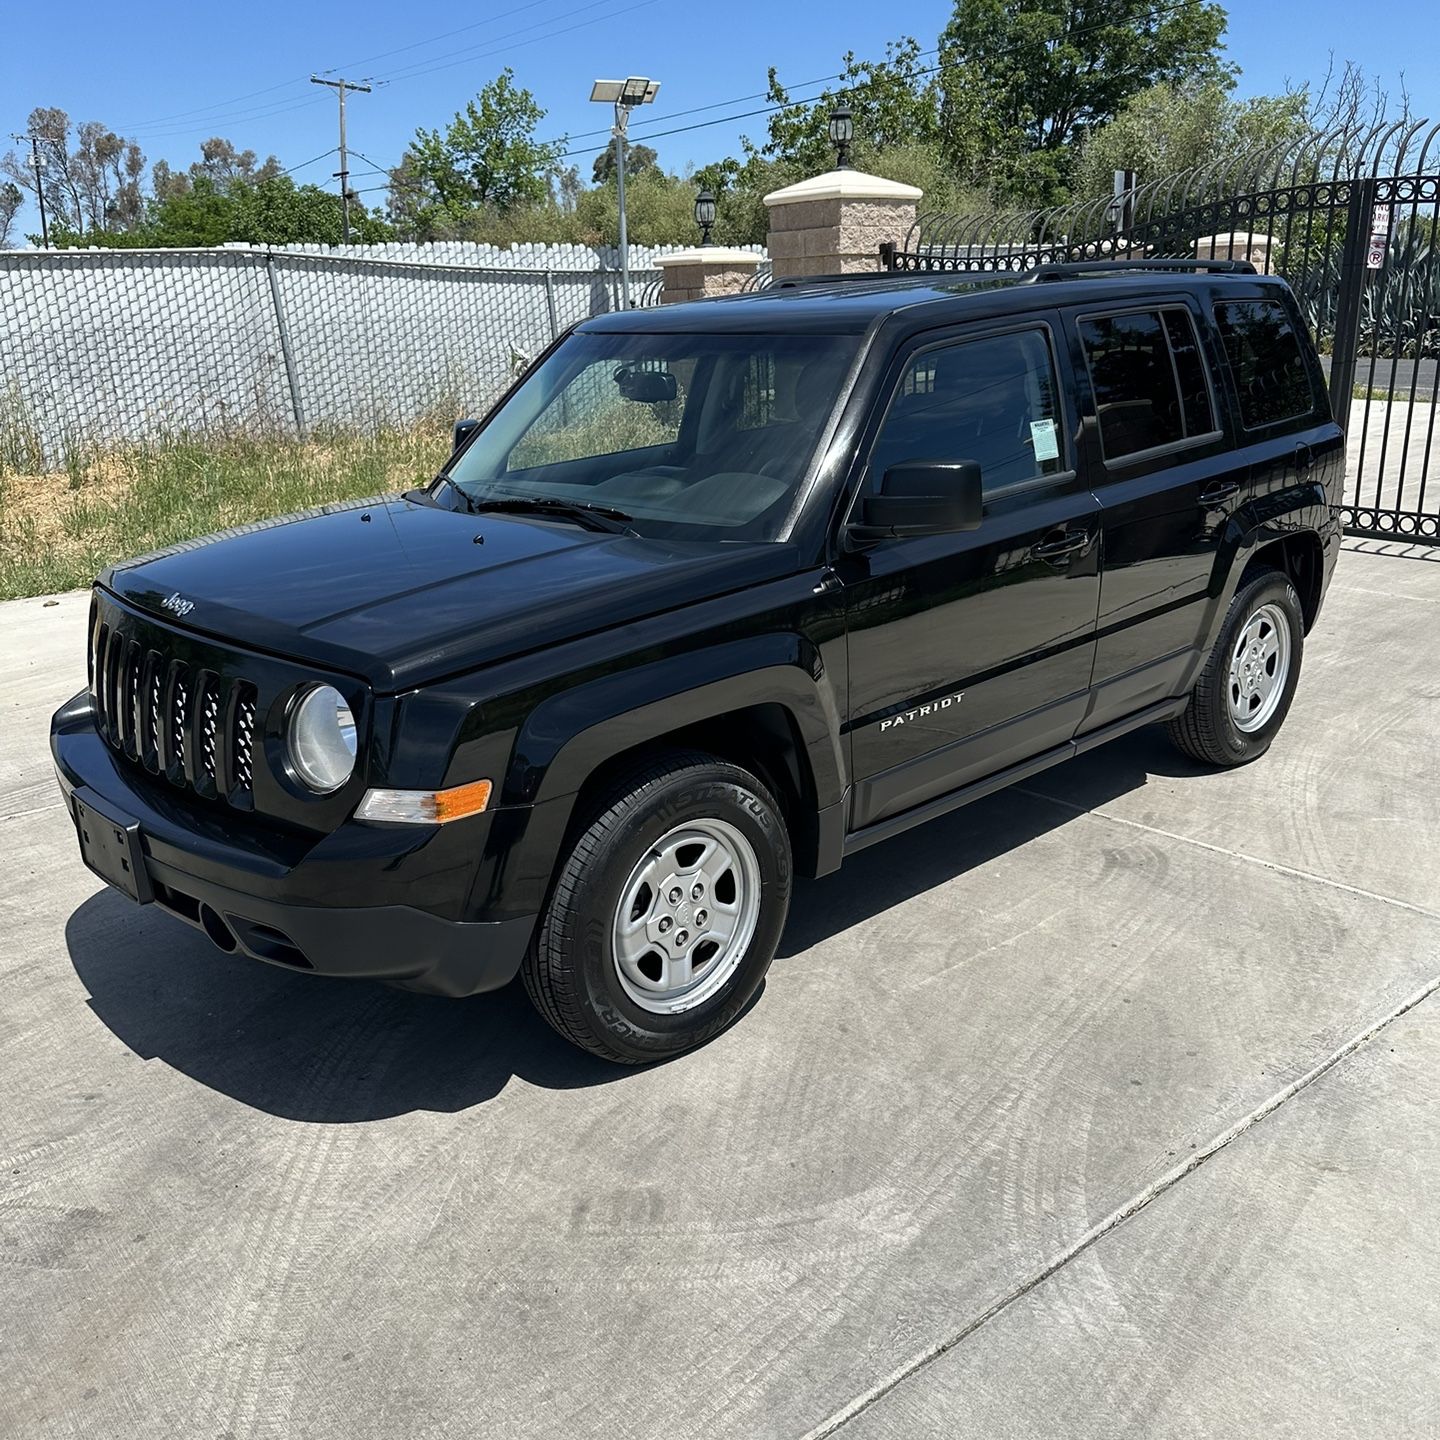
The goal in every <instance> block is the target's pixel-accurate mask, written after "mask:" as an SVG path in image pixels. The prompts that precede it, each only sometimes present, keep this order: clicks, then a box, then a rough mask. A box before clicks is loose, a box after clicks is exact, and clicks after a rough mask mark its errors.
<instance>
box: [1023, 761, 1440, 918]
mask: <svg viewBox="0 0 1440 1440" xmlns="http://www.w3.org/2000/svg"><path fill="white" fill-rule="evenodd" d="M1011 789H1013V790H1014V791H1015V792H1016V793H1017V794H1019V795H1028V796H1029V797H1030V798H1031V799H1032V800H1044V801H1046V802H1047V803H1048V804H1051V805H1058V806H1060V808H1061V809H1062V810H1070V811H1073V812H1074V813H1075V814H1076V815H1093V816H1095V818H1096V819H1097V820H1108V821H1109V822H1110V823H1111V824H1112V825H1126V826H1128V827H1129V828H1130V829H1132V830H1143V831H1144V832H1145V833H1146V834H1147V835H1159V836H1162V837H1163V838H1164V839H1166V840H1176V841H1179V843H1180V844H1182V845H1193V846H1195V847H1196V849H1199V850H1208V851H1210V853H1211V854H1212V855H1225V856H1228V857H1229V858H1230V859H1232V860H1244V861H1246V862H1248V863H1249V864H1251V865H1259V866H1261V867H1263V868H1264V869H1266V870H1274V871H1275V872H1276V873H1278V874H1280V875H1290V876H1293V877H1294V878H1295V879H1297V880H1310V881H1313V882H1314V883H1315V884H1316V885H1326V886H1329V888H1330V889H1332V890H1343V891H1344V892H1345V893H1346V894H1347V895H1358V896H1359V897H1360V898H1361V899H1362V900H1378V901H1380V903H1381V904H1382V905H1393V906H1395V907H1396V908H1397V909H1399V910H1408V911H1409V912H1410V913H1411V914H1412V915H1423V916H1425V917H1426V918H1427V919H1429V920H1440V910H1432V909H1430V908H1429V906H1426V905H1417V904H1415V903H1414V901H1412V900H1401V899H1399V898H1398V897H1396V896H1394V895H1385V894H1382V893H1381V892H1380V891H1379V890H1366V889H1365V888H1364V886H1361V885H1347V884H1346V883H1345V881H1343V880H1332V879H1331V878H1330V877H1329V876H1328V875H1320V874H1317V873H1316V872H1315V871H1314V870H1299V869H1297V868H1296V867H1295V866H1294V865H1284V864H1282V863H1281V862H1280V861H1278V860H1266V859H1264V858H1263V857H1261V856H1259V855H1251V854H1248V853H1247V852H1246V851H1244V850H1232V849H1230V847H1229V846H1228V845H1214V844H1212V843H1211V842H1210V841H1209V840H1196V839H1195V838H1194V836H1192V835H1180V834H1177V833H1176V832H1175V831H1174V830H1164V829H1162V828H1161V827H1160V826H1158V825H1147V824H1145V822H1144V821H1143V820H1127V819H1126V818H1125V817H1124V816H1123V815H1112V814H1111V813H1110V812H1109V811H1108V810H1095V809H1092V808H1091V807H1090V806H1088V805H1077V804H1075V802H1074V801H1073V800H1061V799H1060V798H1059V797H1058V796H1056V795H1047V794H1045V792H1044V791H1043V790H1031V789H1029V788H1028V787H1026V786H1024V785H1014V786H1012V787H1011Z"/></svg>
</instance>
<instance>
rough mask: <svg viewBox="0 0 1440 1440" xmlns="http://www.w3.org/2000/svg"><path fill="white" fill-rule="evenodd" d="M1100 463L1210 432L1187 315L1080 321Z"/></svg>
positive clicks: (1201, 370) (1201, 365) (1201, 369)
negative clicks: (1092, 393) (1102, 459)
mask: <svg viewBox="0 0 1440 1440" xmlns="http://www.w3.org/2000/svg"><path fill="white" fill-rule="evenodd" d="M1079 328H1080V340H1081V343H1082V344H1083V345H1084V347H1085V359H1086V363H1087V364H1088V366H1089V369H1090V383H1091V385H1092V386H1093V387H1094V391H1095V411H1096V414H1097V416H1098V417H1099V420H1100V441H1101V444H1102V445H1103V447H1104V450H1105V458H1106V459H1107V460H1119V459H1121V458H1123V457H1124V456H1126V455H1136V454H1139V453H1140V452H1141V451H1143V450H1155V449H1158V448H1159V447H1161V446H1163V445H1176V444H1179V443H1180V442H1181V441H1184V440H1193V439H1196V438H1197V437H1199V436H1202V435H1208V434H1211V433H1213V431H1214V429H1215V415H1214V410H1213V408H1212V406H1211V400H1210V386H1209V383H1208V381H1207V380H1206V376H1205V361H1204V358H1203V356H1202V355H1201V353H1200V347H1199V344H1198V342H1197V341H1196V338H1195V326H1194V323H1193V321H1192V320H1191V318H1190V315H1189V312H1188V311H1183V310H1165V311H1159V310H1154V311H1142V312H1136V313H1132V314H1128V315H1106V316H1102V317H1099V318H1096V319H1089V320H1082V321H1080V327H1079Z"/></svg>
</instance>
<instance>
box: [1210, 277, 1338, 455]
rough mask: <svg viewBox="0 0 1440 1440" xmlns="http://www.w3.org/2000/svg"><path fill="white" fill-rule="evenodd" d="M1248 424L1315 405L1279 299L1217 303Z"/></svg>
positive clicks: (1284, 416) (1305, 411) (1291, 417)
mask: <svg viewBox="0 0 1440 1440" xmlns="http://www.w3.org/2000/svg"><path fill="white" fill-rule="evenodd" d="M1215 323H1216V324H1217V325H1218V326H1219V328H1220V338H1221V339H1222V340H1223V341H1224V343H1225V353H1226V354H1227V355H1228V356H1229V357H1230V369H1231V370H1232V371H1233V372H1234V374H1235V386H1236V388H1237V389H1238V390H1239V392H1240V418H1241V420H1242V421H1243V423H1244V425H1245V428H1246V429H1247V430H1258V429H1260V428H1261V427H1262V426H1265V425H1274V424H1276V423H1278V422H1279V421H1281V420H1295V419H1298V418H1299V417H1300V416H1302V415H1309V414H1310V413H1311V412H1312V411H1313V410H1314V409H1315V392H1314V390H1313V389H1312V388H1311V385H1310V372H1309V370H1308V369H1307V368H1306V365H1305V357H1304V355H1303V354H1302V353H1301V350H1300V339H1299V336H1297V335H1296V333H1295V328H1294V326H1293V325H1291V323H1290V317H1289V315H1288V314H1287V313H1286V311H1285V307H1284V306H1283V305H1279V304H1277V303H1276V302H1275V301H1273V300H1241V301H1234V302H1231V303H1228V304H1225V305H1217V306H1216V307H1215Z"/></svg>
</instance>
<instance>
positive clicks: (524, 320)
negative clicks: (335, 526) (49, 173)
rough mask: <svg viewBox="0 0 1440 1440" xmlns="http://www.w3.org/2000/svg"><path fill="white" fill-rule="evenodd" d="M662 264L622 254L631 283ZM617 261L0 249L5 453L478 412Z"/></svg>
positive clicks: (366, 429) (50, 455)
mask: <svg viewBox="0 0 1440 1440" xmlns="http://www.w3.org/2000/svg"><path fill="white" fill-rule="evenodd" d="M658 278H659V272H658V270H655V269H645V268H641V269H638V270H632V286H633V287H634V288H635V290H636V292H637V294H638V293H639V292H640V291H641V290H643V289H644V287H646V286H647V285H649V284H650V283H651V282H653V281H655V280H657V279H658ZM620 303H621V301H620V277H619V275H618V274H617V273H616V272H615V271H614V270H611V269H604V268H601V269H592V270H574V269H533V270H532V269H524V270H521V269H514V270H510V269H504V270H502V269H491V268H483V267H479V266H475V265H468V264H428V263H417V262H414V261H409V260H396V259H388V258H370V257H358V256H356V255H355V254H354V253H353V251H352V252H351V253H350V254H347V255H327V254H305V253H297V252H295V251H286V250H271V251H265V250H239V249H236V250H229V249H219V250H163V251H153V250H151V251H113V250H111V251H96V250H88V251H61V252H44V251H14V252H8V253H0V357H3V358H0V466H4V465H6V464H8V465H9V466H10V467H11V468H13V469H19V470H27V469H33V470H38V469H43V468H46V467H49V466H54V465H57V464H60V463H63V462H64V460H65V457H66V455H67V453H69V452H71V451H73V450H75V449H76V448H77V447H93V446H98V445H108V444H115V443H119V442H125V441H139V440H145V439H150V438H156V437H159V436H163V435H173V434H187V435H196V434H200V435H205V434H216V435H219V434H233V433H237V432H242V433H247V434H254V433H257V432H260V433H267V432H268V433H282V434H283V433H289V434H296V435H300V436H309V435H323V434H325V433H326V432H327V431H332V432H333V431H336V430H344V431H358V432H363V433H373V432H374V431H376V430H378V429H380V428H382V427H386V426H403V425H407V424H410V423H412V422H414V421H417V420H419V419H421V418H422V417H424V416H426V415H428V414H432V413H434V412H436V411H442V412H444V413H445V415H446V418H447V419H448V418H450V417H452V416H453V415H455V414H457V413H460V412H462V411H464V412H479V411H482V410H483V409H484V408H485V407H486V406H488V405H489V404H490V403H491V402H492V401H493V400H494V399H495V398H496V396H497V395H498V394H499V393H500V392H501V391H502V390H503V389H504V388H505V387H506V386H507V385H508V384H509V383H510V380H511V379H512V378H513V376H514V375H515V374H516V373H517V371H518V370H519V369H520V368H522V367H523V366H524V364H525V363H526V362H527V361H528V360H530V359H532V358H533V357H534V356H535V355H536V354H537V353H538V352H539V351H540V350H541V349H543V348H544V347H545V346H546V345H548V344H549V343H550V341H551V340H552V339H553V338H554V337H555V336H556V335H558V334H559V333H560V332H561V331H562V330H564V329H565V328H566V327H568V326H570V325H572V324H574V323H575V322H577V321H579V320H583V319H586V318H587V317H589V316H591V315H597V314H601V313H603V312H606V311H609V310H615V309H618V308H619V307H620Z"/></svg>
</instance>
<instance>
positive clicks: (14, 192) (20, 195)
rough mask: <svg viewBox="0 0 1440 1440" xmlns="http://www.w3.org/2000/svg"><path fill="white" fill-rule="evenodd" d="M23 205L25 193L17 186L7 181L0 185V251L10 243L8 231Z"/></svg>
mask: <svg viewBox="0 0 1440 1440" xmlns="http://www.w3.org/2000/svg"><path fill="white" fill-rule="evenodd" d="M24 203H25V192H24V191H23V190H22V189H21V188H20V187H19V186H18V185H16V184H14V183H13V182H11V181H9V180H7V181H6V182H5V183H4V184H3V185H0V250H3V249H4V248H5V247H6V246H7V245H8V244H9V243H10V229H11V227H12V226H13V225H14V224H15V217H16V216H17V215H18V214H19V213H20V207H21V206H22V205H23V204H24Z"/></svg>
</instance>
